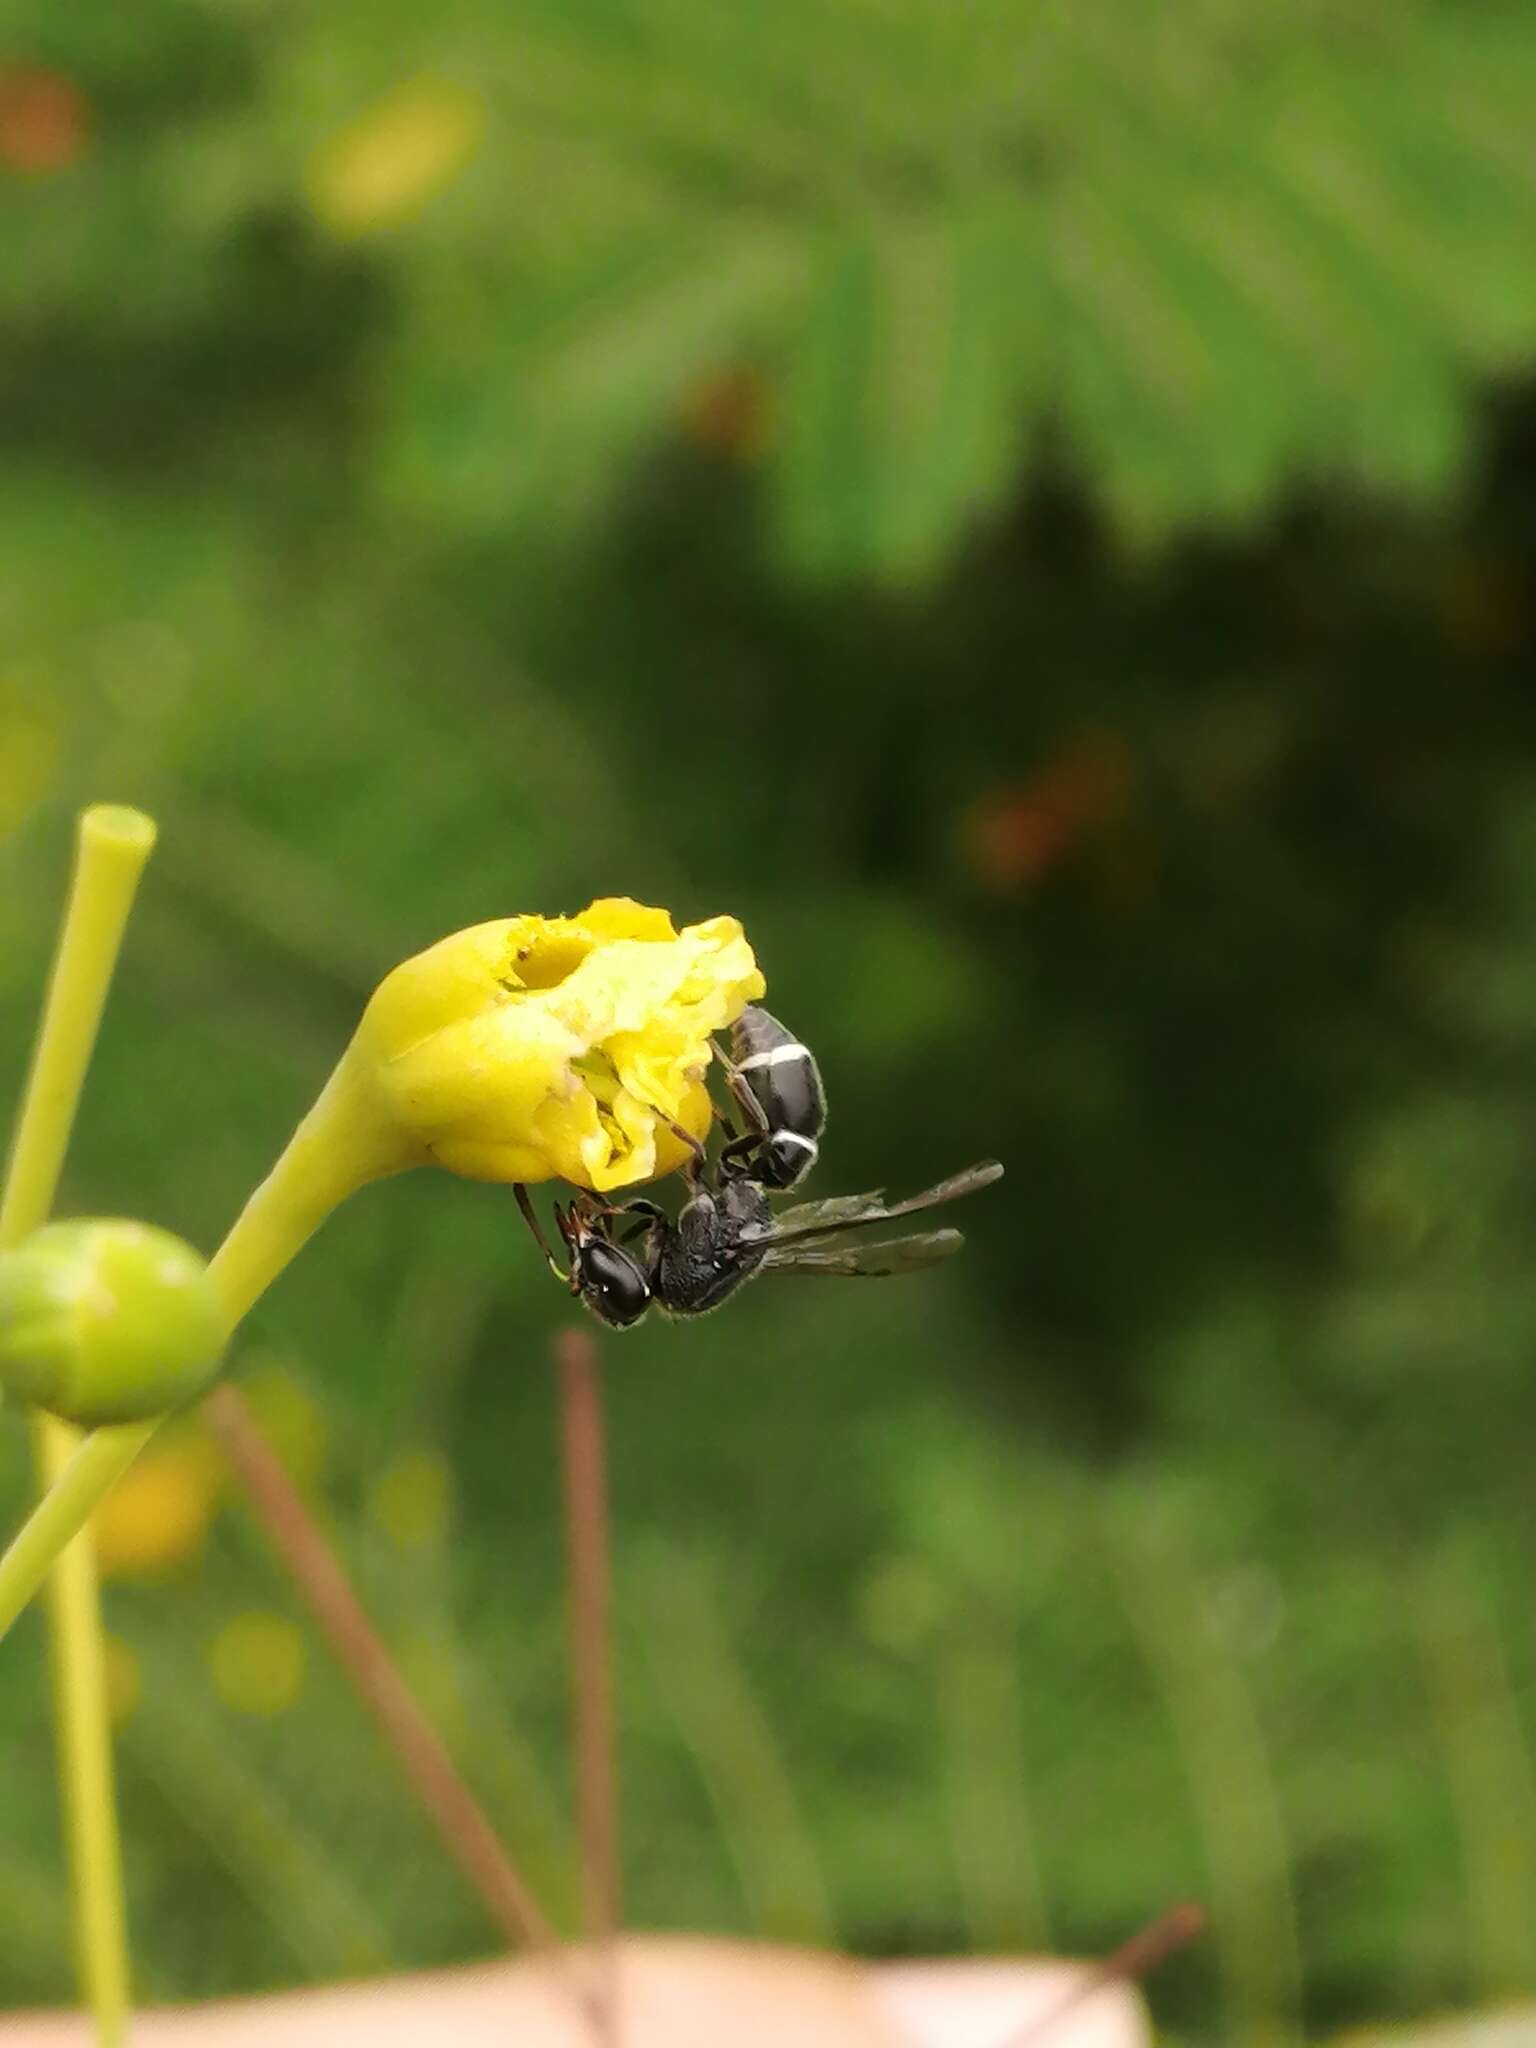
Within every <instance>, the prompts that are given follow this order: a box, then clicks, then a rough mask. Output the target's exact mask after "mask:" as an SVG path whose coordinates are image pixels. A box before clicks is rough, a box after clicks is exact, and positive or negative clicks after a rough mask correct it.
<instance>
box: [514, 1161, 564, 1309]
mask: <svg viewBox="0 0 1536 2048" xmlns="http://www.w3.org/2000/svg"><path fill="white" fill-rule="evenodd" d="M512 1193H513V1195H514V1196H515V1197H516V1199H517V1206H518V1208H519V1210H520V1211H521V1212H522V1218H523V1221H524V1222H525V1223H526V1224H527V1226H528V1228H529V1229H530V1230H531V1231H532V1232H533V1241H534V1243H535V1244H536V1245H537V1246H538V1248H539V1250H540V1251H541V1252H542V1253H543V1254H544V1263H545V1265H546V1266H548V1268H549V1270H550V1271H551V1273H553V1274H554V1276H555V1278H556V1279H557V1280H558V1281H559V1282H560V1284H561V1286H562V1287H567V1286H569V1285H570V1278H571V1276H570V1274H569V1272H568V1271H567V1270H566V1268H565V1267H564V1266H562V1265H561V1264H560V1262H559V1260H558V1259H557V1258H556V1257H555V1255H554V1253H553V1252H552V1251H551V1250H550V1248H549V1245H548V1242H547V1240H546V1239H545V1236H544V1232H543V1231H542V1230H541V1229H540V1227H539V1219H538V1217H537V1216H536V1215H535V1214H534V1212H533V1204H532V1202H531V1201H529V1199H528V1190H527V1188H525V1187H524V1186H523V1183H522V1182H521V1181H520V1180H518V1181H514V1182H513V1183H512ZM556 1213H557V1214H558V1211H557V1212H556Z"/></svg>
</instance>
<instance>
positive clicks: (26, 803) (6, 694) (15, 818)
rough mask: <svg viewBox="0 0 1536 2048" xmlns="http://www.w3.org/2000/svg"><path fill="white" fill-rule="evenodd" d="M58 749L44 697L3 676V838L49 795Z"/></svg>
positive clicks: (0, 759)
mask: <svg viewBox="0 0 1536 2048" xmlns="http://www.w3.org/2000/svg"><path fill="white" fill-rule="evenodd" d="M58 750H59V737H58V732H57V729H56V727H55V725H54V721H53V720H52V718H50V716H49V715H48V713H47V711H46V710H45V709H44V708H43V704H42V701H41V698H40V694H39V693H38V692H36V691H34V690H32V689H31V688H29V687H26V686H24V684H23V683H22V681H21V679H20V678H18V677H15V676H0V839H3V838H4V837H5V835H6V834H7V833H8V832H12V831H14V830H15V828H16V827H17V826H18V825H19V824H20V823H21V822H22V820H23V819H24V818H25V817H26V815H27V813H28V812H29V811H30V810H31V808H32V806H33V805H34V804H35V803H36V802H37V801H38V799H39V798H40V797H42V796H44V795H46V794H47V791H48V786H49V784H50V783H51V782H52V780H53V769H54V762H55V760H56V758H57V756H58Z"/></svg>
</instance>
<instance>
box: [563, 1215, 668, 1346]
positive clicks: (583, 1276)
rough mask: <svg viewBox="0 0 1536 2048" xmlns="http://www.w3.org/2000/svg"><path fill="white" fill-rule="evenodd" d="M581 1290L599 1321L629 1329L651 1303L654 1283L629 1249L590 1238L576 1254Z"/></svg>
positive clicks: (611, 1326)
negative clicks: (622, 1249)
mask: <svg viewBox="0 0 1536 2048" xmlns="http://www.w3.org/2000/svg"><path fill="white" fill-rule="evenodd" d="M576 1281H577V1292H578V1293H579V1294H580V1296H581V1299H582V1301H583V1302H584V1303H585V1304H586V1306H587V1307H588V1308H589V1309H591V1311H592V1313H593V1315H595V1316H596V1317H597V1319H598V1321H599V1322H602V1323H607V1324H608V1326H609V1327H610V1328H611V1329H614V1330H627V1329H628V1328H629V1326H630V1324H631V1323H638V1322H639V1320H640V1318H641V1317H642V1316H643V1315H644V1314H645V1312H646V1310H647V1309H648V1308H649V1307H650V1305H651V1289H650V1284H649V1282H648V1281H647V1280H646V1277H645V1275H644V1273H642V1272H641V1270H640V1268H639V1267H638V1266H637V1265H636V1263H635V1261H634V1260H633V1259H632V1258H631V1257H630V1256H629V1253H628V1252H626V1251H621V1250H620V1248H619V1247H618V1246H617V1245H616V1244H609V1243H607V1242H606V1240H605V1239H603V1238H600V1237H589V1238H588V1239H587V1240H586V1242H585V1243H584V1244H583V1245H582V1246H581V1249H580V1251H579V1252H578V1253H577V1257H576Z"/></svg>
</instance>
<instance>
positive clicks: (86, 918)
mask: <svg viewBox="0 0 1536 2048" xmlns="http://www.w3.org/2000/svg"><path fill="white" fill-rule="evenodd" d="M154 843H155V827H154V824H153V822H152V820H150V819H149V818H147V817H145V816H144V814H143V813H142V812H141V811H134V810H128V809H125V808H123V807H121V806H118V805H112V804H97V805H94V806H93V807H92V808H91V809H90V810H87V811H85V812H83V813H82V814H81V817H80V821H79V826H78V828H77V835H76V855H75V873H74V881H73V884H72V887H71V890H70V898H69V906H68V908H67V910H66V912H65V916H64V923H63V927H62V929H61V932H60V935H59V945H58V952H57V955H56V957H55V960H54V967H53V974H52V978H51V980H50V982H49V987H48V996H47V1000H46V1002H45V1004H44V1008H43V1020H42V1025H41V1028H40V1029H39V1032H38V1040H37V1049H36V1052H35V1053H34V1055H33V1060H32V1069H31V1072H30V1074H29V1075H28V1077H27V1086H26V1090H25V1093H24V1095H23V1097H22V1105H21V1114H20V1117H19V1119H18V1121H17V1126H16V1137H15V1141H14V1144H13V1146H12V1149H11V1157H10V1164H9V1167H8V1169H7V1172H6V1176H5V1185H4V1188H3V1190H0V1249H5V1248H6V1247H9V1246H11V1245H14V1244H16V1243H18V1242H19V1241H20V1239H22V1238H24V1237H26V1236H27V1235H28V1234H29V1233H30V1232H32V1231H33V1230H36V1229H38V1228H39V1227H40V1226H41V1225H42V1224H43V1223H45V1222H46V1221H47V1218H48V1211H49V1210H50V1208H51V1207H52V1206H53V1198H54V1194H55V1192H56V1190H57V1188H58V1182H59V1174H60V1171H61V1169H62V1167H63V1164H64V1155H65V1152H66V1150H67V1148H68V1145H69V1135H70V1131H71V1129H72V1128H73V1125H74V1120H75V1111H76V1108H77V1106H78V1104H79V1100H80V1091H81V1088H82V1087H83V1085H84V1082H85V1074H86V1069H87V1067H88V1066H89V1064H90V1058H91V1052H92V1049H93V1048H94V1046H95V1043H96V1033H97V1029H98V1027H99V1025H100V1022H101V1013H102V1009H103V1007H104V1005H105V1003H106V998H107V990H108V988H109V986H110V985H111V980H112V973H113V969H114V968H115V967H116V965H117V956H118V952H119V949H120V947H121V945H122V938H123V932H124V929H125V927H126V925H127V922H128V913H129V911H130V909H131V908H132V905H133V898H134V893H135V891H136V890H137V888H138V884H139V878H140V876H141V875H142V874H143V872H144V864H145V862H146V861H147V860H148V859H149V856H150V853H151V851H152V850H153V847H154ZM32 1436H33V1453H34V1459H35V1462H36V1466H37V1473H38V1479H39V1483H40V1485H42V1486H44V1487H46V1488H49V1489H51V1488H52V1487H53V1485H54V1482H55V1481H56V1480H57V1479H58V1478H59V1476H60V1475H61V1473H62V1472H63V1471H64V1470H65V1468H66V1467H67V1466H69V1465H70V1463H71V1462H72V1459H73V1457H74V1455H75V1453H76V1448H77V1445H78V1443H79V1434H78V1432H77V1431H76V1430H74V1429H73V1428H71V1426H70V1425H69V1424H68V1423H67V1422H60V1421H58V1420H57V1419H56V1418H55V1417H53V1416H50V1415H41V1414H39V1415H36V1416H34V1418H33V1427H32ZM79 1519H80V1520H81V1521H83V1519H84V1518H83V1517H82V1518H79ZM75 1526H76V1528H78V1530H79V1533H78V1535H77V1537H76V1540H75V1541H73V1542H70V1543H68V1544H67V1547H65V1548H64V1550H63V1551H62V1553H58V1554H56V1553H55V1552H54V1551H53V1550H50V1551H49V1553H48V1554H47V1555H45V1556H44V1558H43V1563H44V1567H45V1568H46V1567H47V1565H48V1564H50V1563H52V1565H53V1570H52V1575H51V1583H50V1587H49V1623H50V1639H51V1645H52V1663H53V1696H54V1724H55V1736H56V1741H57V1745H58V1753H59V1772H60V1779H61V1785H62V1792H63V1803H64V1813H65V1827H66V1831H67V1833H68V1837H69V1858H70V1872H71V1880H72V1883H73V1887H74V1899H75V1938H76V1945H77V1950H78V1956H79V1971H80V1981H81V1985H82V1987H83V1989H84V1992H85V1995H86V1998H87V2001H88V2003H89V2005H90V2008H91V2011H92V2013H93V2015H94V2017H95V2021H96V2038H97V2041H98V2043H99V2044H100V2048H116V2044H117V2043H118V2042H120V2041H121V2040H122V2039H123V2036H124V2032H125V2029H126V2027H127V2021H128V2005H129V1966H128V1932H127V1919H126V1915H125V1912H124V1908H123V1880H122V1855H121V1849H120V1845H119V1841H118V1829H117V1802H116V1798H115V1795H114V1789H113V1780H112V1731H111V1721H110V1717H109V1715H108V1711H107V1694H106V1674H105V1668H104V1657H103V1644H102V1632H101V1604H100V1600H99V1598H98V1594H97V1585H96V1558H95V1552H94V1550H93V1548H92V1545H91V1540H90V1534H89V1531H88V1529H85V1528H83V1527H79V1522H78V1521H77V1522H76V1524H75ZM46 1527H47V1525H46V1524H45V1529H46ZM70 1533H72V1532H70Z"/></svg>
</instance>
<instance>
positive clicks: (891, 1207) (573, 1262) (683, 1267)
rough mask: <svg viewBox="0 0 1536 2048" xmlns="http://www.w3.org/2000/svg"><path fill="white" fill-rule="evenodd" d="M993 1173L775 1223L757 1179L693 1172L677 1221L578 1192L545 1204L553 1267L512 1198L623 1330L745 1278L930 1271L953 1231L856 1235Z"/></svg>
mask: <svg viewBox="0 0 1536 2048" xmlns="http://www.w3.org/2000/svg"><path fill="white" fill-rule="evenodd" d="M1002 1171H1003V1169H1002V1167H1001V1166H1000V1165H999V1164H998V1162H997V1161H996V1160H995V1159H985V1160H983V1161H982V1162H981V1163H980V1164H979V1165H977V1166H968V1167H967V1168H966V1169H965V1171H964V1172H963V1173H957V1174H952V1175H951V1176H950V1178H949V1179H948V1180H942V1181H940V1182H939V1183H938V1185H937V1186H936V1187H931V1188H925V1189H924V1190H923V1192H922V1193H921V1194H920V1195H910V1196H908V1198H907V1199H906V1201H904V1202H887V1201H886V1199H885V1193H884V1190H883V1189H876V1190H874V1192H872V1193H870V1194H866V1195H833V1196H831V1197H830V1199H828V1200H826V1201H820V1202H802V1203H800V1204H798V1205H797V1206H796V1207H794V1208H792V1209H786V1210H784V1211H783V1212H782V1213H781V1214H779V1215H777V1216H776V1215H775V1214H774V1213H773V1210H772V1209H771V1207H770V1206H769V1202H768V1196H767V1193H766V1192H765V1190H764V1187H763V1185H762V1183H761V1182H760V1181H758V1180H755V1179H754V1178H753V1177H752V1176H751V1175H750V1174H749V1173H745V1172H736V1173H730V1174H722V1176H721V1180H720V1185H719V1187H718V1188H710V1187H708V1186H706V1185H705V1183H704V1179H703V1175H702V1173H699V1174H698V1175H697V1177H696V1178H695V1180H694V1183H693V1192H692V1194H691V1195H690V1196H689V1198H688V1200H687V1201H686V1202H685V1203H684V1204H683V1207H682V1209H681V1210H680V1211H679V1213H678V1217H677V1220H676V1222H673V1221H672V1219H671V1218H670V1217H669V1216H668V1215H667V1213H666V1211H665V1210H664V1209H660V1208H658V1207H657V1205H656V1204H655V1203H654V1202H649V1201H634V1202H626V1203H624V1204H622V1205H620V1206H617V1207H615V1206H612V1205H610V1204H607V1203H605V1202H603V1201H602V1200H601V1199H600V1198H599V1197H597V1196H595V1195H588V1194H579V1195H577V1196H576V1198H575V1200H574V1201H572V1202H571V1203H569V1204H568V1206H567V1207H566V1208H564V1209H561V1208H560V1207H559V1206H558V1205H557V1206H556V1209H555V1221H556V1222H557V1224H558V1225H559V1228H560V1235H561V1237H562V1238H563V1239H564V1241H565V1248H566V1251H567V1253H568V1254H569V1258H570V1266H569V1269H568V1270H567V1271H563V1272H562V1270H561V1268H560V1265H559V1263H558V1261H557V1260H556V1259H555V1258H554V1257H553V1256H552V1255H551V1253H550V1251H549V1248H548V1246H547V1245H546V1244H545V1243H544V1239H543V1236H542V1234H541V1232H540V1230H539V1226H538V1222H537V1220H536V1218H535V1216H534V1213H533V1209H532V1207H531V1205H530V1204H529V1201H528V1195H527V1191H526V1190H525V1189H524V1188H521V1187H519V1188H518V1189H517V1190H516V1194H517V1199H518V1202H519V1204H520V1206H521V1208H522V1212H523V1215H524V1216H525V1217H526V1218H527V1220H528V1225H529V1228H530V1229H531V1230H532V1231H533V1233H534V1236H535V1237H536V1238H538V1241H539V1244H540V1247H541V1248H542V1249H543V1251H544V1255H545V1257H546V1258H547V1259H548V1260H549V1263H550V1266H551V1267H552V1268H553V1270H554V1272H555V1273H556V1275H557V1276H558V1277H559V1278H560V1279H562V1280H564V1281H565V1282H566V1284H567V1285H568V1286H569V1288H570V1290H571V1292H572V1294H574V1295H576V1296H577V1297H578V1299H579V1300H580V1301H581V1302H582V1303H583V1304H584V1305H585V1306H586V1307H587V1308H589V1309H590V1310H591V1311H592V1313H593V1314H594V1315H595V1316H596V1317H597V1318H598V1320H599V1321H600V1322H604V1323H607V1324H608V1325H609V1326H610V1327H611V1328H613V1329H616V1330H623V1329H627V1328H628V1327H629V1325H630V1324H631V1323H637V1322H639V1320H640V1318H641V1317H642V1316H643V1315H644V1314H645V1312H646V1310H647V1309H648V1308H650V1307H651V1306H652V1304H653V1303H654V1305H655V1306H656V1307H657V1308H659V1309H660V1310H661V1311H662V1313H663V1314H664V1315H671V1316H697V1315H703V1314H705V1313H706V1312H707V1311H708V1310H709V1309H712V1308H718V1307H719V1305H720V1303H721V1302H722V1301H724V1300H725V1298H726V1296H727V1295H729V1294H734V1293H735V1291H736V1289H737V1288H738V1287H740V1286H741V1285H742V1283H743V1282H744V1281H746V1280H750V1279H751V1278H752V1276H753V1274H754V1273H830V1274H834V1275H841V1276H845V1277H847V1278H852V1279H873V1278H878V1277H883V1276H885V1275H887V1274H892V1273H911V1272H916V1271H917V1270H918V1269H919V1268H920V1267H923V1266H931V1265H934V1264H936V1263H937V1261H938V1260H940V1259H946V1258H948V1257H949V1255H950V1254H951V1253H952V1252H957V1251H958V1250H959V1249H960V1246H961V1244H962V1243H963V1241H964V1240H963V1239H962V1238H961V1235H960V1233H959V1231H958V1230H923V1231H914V1232H909V1233H908V1234H907V1235H905V1236H900V1237H893V1238H885V1239H882V1240H878V1241H875V1242H869V1241H867V1240H865V1239H864V1238H862V1236H860V1235H859V1233H862V1232H863V1231H866V1230H871V1229H873V1228H875V1227H876V1226H877V1225H879V1224H882V1223H892V1222H895V1221H896V1220H897V1219H898V1218H900V1217H903V1216H915V1215H917V1214H918V1213H919V1212H920V1211H922V1210H924V1209H933V1208H937V1207H938V1205H939V1204H940V1203H941V1202H953V1201H956V1200H958V1199H959V1197H960V1196H961V1195H969V1194H973V1193H974V1192H975V1190H976V1189H977V1188H984V1187H989V1186H990V1185H991V1183H992V1182H993V1181H995V1180H998V1179H999V1178H1001V1175H1002ZM626 1226H628V1227H626ZM615 1228H619V1229H622V1230H623V1231H624V1235H623V1237H622V1239H618V1238H615V1237H614V1236H613V1234H612V1233H613V1231H614V1229H615Z"/></svg>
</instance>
